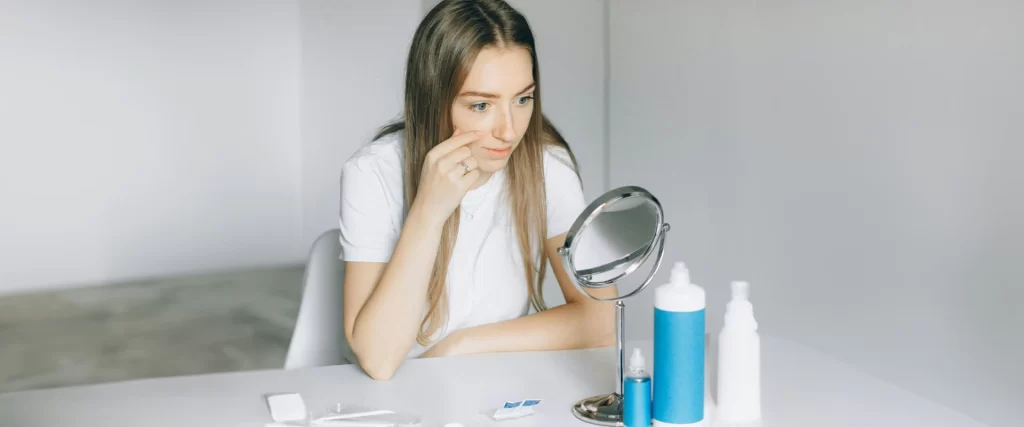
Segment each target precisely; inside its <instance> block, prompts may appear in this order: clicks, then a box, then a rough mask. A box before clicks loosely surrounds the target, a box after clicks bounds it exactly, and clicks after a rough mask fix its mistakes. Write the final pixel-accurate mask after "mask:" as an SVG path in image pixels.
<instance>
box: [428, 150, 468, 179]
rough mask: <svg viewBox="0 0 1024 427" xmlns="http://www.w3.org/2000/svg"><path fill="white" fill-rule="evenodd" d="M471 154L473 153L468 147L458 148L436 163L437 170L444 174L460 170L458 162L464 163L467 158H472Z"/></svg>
mask: <svg viewBox="0 0 1024 427" xmlns="http://www.w3.org/2000/svg"><path fill="white" fill-rule="evenodd" d="M472 154H473V152H472V151H471V150H470V149H469V147H459V148H458V149H456V150H455V151H452V152H451V153H448V154H447V155H445V156H444V157H442V158H441V159H440V160H438V161H437V170H438V171H439V172H441V173H444V174H446V173H449V172H451V171H452V170H453V169H456V168H460V169H461V168H462V166H460V165H459V162H461V161H464V160H466V159H468V158H472V157H473V156H472Z"/></svg>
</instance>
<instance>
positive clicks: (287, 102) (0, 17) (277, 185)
mask: <svg viewBox="0 0 1024 427" xmlns="http://www.w3.org/2000/svg"><path fill="white" fill-rule="evenodd" d="M513 4H514V5H515V6H517V7H519V8H520V9H521V10H522V11H523V12H524V13H525V14H526V16H527V17H528V19H530V21H531V24H532V25H533V27H534V31H535V32H536V35H537V38H538V43H539V54H540V56H541V61H542V79H543V82H544V84H545V99H544V101H545V108H546V111H547V114H548V115H549V116H550V117H551V118H552V119H553V120H554V121H555V123H556V125H558V126H559V127H560V129H561V130H562V131H563V133H564V134H565V136H566V137H567V138H568V139H569V140H570V143H571V144H572V147H573V149H574V151H575V153H576V155H577V157H578V160H579V162H580V164H581V168H582V174H583V180H584V185H585V187H586V191H587V193H588V196H591V197H596V195H598V194H600V192H601V191H603V190H604V188H603V185H604V180H605V178H606V176H605V173H604V162H605V158H606V157H605V147H606V146H605V132H604V128H603V126H604V125H603V121H602V118H603V113H604V105H605V104H604V78H605V73H604V69H603V65H604V62H605V61H604V56H603V55H604V46H605V45H604V43H603V34H604V32H603V2H600V1H595V0H573V1H565V2H558V3H550V2H544V1H539V0H518V1H514V2H513ZM430 6H433V3H432V2H430V1H420V0H388V1H375V2H338V1H328V0H303V1H289V2H272V1H263V2H251V1H240V0H218V1H215V2H204V3H202V4H196V3H189V4H183V3H180V2H177V3H176V2H165V1H159V0H145V1H142V2H134V3H131V2H118V1H112V0H107V1H98V2H91V3H90V4H89V6H88V7H84V6H81V5H80V4H78V3H77V2H70V1H47V2H30V1H8V2H4V3H3V4H2V5H0V8H2V9H0V28H3V32H2V33H0V35H2V36H0V51H3V52H5V53H10V54H5V55H2V56H0V93H3V94H4V96H3V97H0V117H4V125H3V126H0V143H2V144H3V149H4V155H3V156H0V167H2V168H0V176H2V178H3V179H2V181H0V200H2V203H3V209H0V259H2V260H3V262H2V263H0V293H5V292H13V291H25V290H38V289H41V288H46V287H64V286H77V285H93V284H102V283H112V282H119V281H123V280H132V279H136V278H142V277H160V276H169V275H178V274H190V273H193V272H196V271H202V270H221V269H231V268H237V267H248V266H260V265H275V264H290V263H300V262H302V261H303V260H304V259H305V255H306V251H307V250H308V245H309V244H310V243H311V242H312V241H313V239H315V237H316V236H317V235H318V234H319V233H320V232H322V231H324V230H327V229H330V228H334V227H337V206H338V198H339V193H338V171H339V170H340V167H341V164H342V163H343V162H344V160H345V159H347V158H348V157H349V156H350V155H351V154H352V153H353V152H354V151H355V150H356V149H358V147H360V146H361V145H362V144H365V143H367V142H368V141H369V138H370V137H371V135H372V133H373V132H374V131H375V130H376V129H377V127H379V126H380V125H382V124H383V123H385V122H387V121H389V120H391V119H393V118H396V117H398V116H399V115H400V114H401V108H402V105H401V102H402V88H403V84H404V82H403V78H404V71H405V70H404V66H405V58H406V55H407V52H408V46H409V43H410V42H411V39H412V35H413V32H414V30H415V28H416V25H417V24H418V23H419V20H420V18H421V17H422V15H423V14H424V13H425V12H426V10H427V8H428V7H430ZM566 22H571V25H566V24H565V23H566ZM58 265H59V268H55V266H58ZM548 282H549V283H548V285H549V289H548V290H547V295H549V296H552V295H554V296H555V298H554V301H553V302H554V303H558V302H559V301H560V296H559V295H557V294H558V292H557V285H555V284H554V279H553V278H550V279H549V280H548Z"/></svg>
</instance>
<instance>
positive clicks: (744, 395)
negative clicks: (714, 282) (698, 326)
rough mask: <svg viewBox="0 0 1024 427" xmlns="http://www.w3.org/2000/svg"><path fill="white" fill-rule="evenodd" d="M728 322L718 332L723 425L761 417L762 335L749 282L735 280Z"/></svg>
mask: <svg viewBox="0 0 1024 427" xmlns="http://www.w3.org/2000/svg"><path fill="white" fill-rule="evenodd" d="M731 290H732V300H731V301H729V303H728V304H727V305H726V309H725V325H724V326H723V327H722V331H721V333H720V334H719V336H718V413H717V421H718V422H719V423H722V424H723V425H758V424H759V422H760V421H761V338H760V336H759V335H758V333H757V320H755V319H754V307H753V305H751V304H750V301H749V300H748V297H749V295H750V286H749V284H748V283H747V282H739V281H737V282H732V283H731Z"/></svg>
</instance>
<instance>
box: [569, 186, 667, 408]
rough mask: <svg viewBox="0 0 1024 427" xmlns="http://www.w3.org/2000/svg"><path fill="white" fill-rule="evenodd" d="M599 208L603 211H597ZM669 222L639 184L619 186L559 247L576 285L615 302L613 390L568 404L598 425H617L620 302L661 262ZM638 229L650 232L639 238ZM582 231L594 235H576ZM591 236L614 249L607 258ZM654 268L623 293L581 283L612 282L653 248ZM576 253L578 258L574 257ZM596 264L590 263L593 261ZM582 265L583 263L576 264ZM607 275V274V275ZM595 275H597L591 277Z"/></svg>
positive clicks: (622, 333) (594, 205)
mask: <svg viewBox="0 0 1024 427" xmlns="http://www.w3.org/2000/svg"><path fill="white" fill-rule="evenodd" d="M602 214H605V216H603V217H602ZM670 228H671V227H670V226H669V224H668V223H666V222H665V221H664V212H663V211H662V208H661V204H660V203H659V202H658V201H657V199H656V198H654V196H653V195H651V194H650V193H649V192H647V191H646V190H644V189H643V188H640V187H632V186H631V187H622V188H617V189H614V190H611V191H609V192H607V193H605V194H604V195H602V196H601V197H600V198H598V199H597V200H596V201H594V202H593V203H592V204H591V205H590V206H589V207H588V208H587V209H586V210H585V211H584V212H583V213H582V214H581V215H580V216H579V217H578V218H577V220H576V222H575V224H574V225H573V227H572V228H571V229H570V231H569V233H568V234H567V237H566V243H565V245H564V246H563V247H561V248H559V250H558V254H559V255H560V256H561V257H562V260H563V263H564V264H565V267H566V270H567V272H568V273H569V275H570V277H571V278H572V282H573V284H575V285H576V287H577V289H579V290H580V291H581V292H583V293H584V294H586V295H587V296H589V297H590V298H593V299H596V300H599V301H614V302H615V350H616V352H617V353H618V354H617V356H616V359H617V361H616V369H615V392H613V393H607V394H601V395H596V396H591V397H587V398H585V399H582V400H580V401H578V402H576V404H574V405H573V408H572V412H573V415H575V417H576V418H577V419H579V420H581V421H584V422H587V423H590V424H596V425H602V426H616V427H618V426H623V425H624V424H623V380H624V379H625V378H624V366H625V357H626V353H625V333H626V332H625V324H624V323H625V307H626V306H625V304H624V303H623V300H624V299H626V298H630V297H632V296H634V295H636V294H638V293H640V292H641V291H643V290H644V288H646V287H647V285H648V284H650V282H651V279H653V278H654V275H655V273H657V271H658V268H659V267H660V266H661V261H662V258H663V257H664V254H665V236H666V234H667V232H668V231H669V229H670ZM643 230H647V231H648V232H650V233H651V234H650V237H649V238H648V239H646V240H644V241H642V242H639V241H638V240H637V239H638V237H640V238H642V237H643ZM584 231H590V232H591V234H590V236H595V234H594V233H596V235H600V238H597V239H594V240H584V241H581V237H583V236H584V234H585V233H584ZM595 241H597V242H601V244H603V245H606V246H609V247H610V248H611V249H612V251H611V252H614V253H615V254H614V255H613V256H612V258H613V259H612V260H611V261H610V262H609V260H608V259H607V258H608V254H607V252H605V251H603V250H597V249H594V247H595V246H600V245H595V243H594V242H595ZM655 247H657V256H656V257H655V259H654V268H653V269H651V271H650V273H648V275H647V278H646V279H645V280H644V281H643V283H641V284H640V285H639V286H638V287H636V288H635V289H633V290H632V291H630V292H627V293H626V294H625V295H618V296H615V297H604V298H602V297H597V296H594V295H592V294H591V293H590V292H587V291H586V289H602V288H606V287H612V286H614V287H616V289H617V287H618V279H621V278H623V277H625V276H628V275H630V274H632V273H634V272H635V271H636V270H637V269H638V268H639V267H640V266H641V265H642V264H643V263H644V262H645V261H646V260H647V258H648V257H649V256H650V255H651V254H652V253H653V252H654V249H655ZM577 258H580V259H577ZM595 265H596V266H595ZM578 267H584V268H582V269H581V268H578ZM609 275H611V276H612V277H608V276H609ZM595 277H601V279H598V280H595Z"/></svg>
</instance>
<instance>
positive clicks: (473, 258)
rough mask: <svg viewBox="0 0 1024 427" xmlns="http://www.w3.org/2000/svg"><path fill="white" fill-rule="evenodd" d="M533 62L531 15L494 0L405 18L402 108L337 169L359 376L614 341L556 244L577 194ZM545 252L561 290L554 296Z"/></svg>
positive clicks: (599, 308) (608, 318) (349, 331)
mask: <svg viewBox="0 0 1024 427" xmlns="http://www.w3.org/2000/svg"><path fill="white" fill-rule="evenodd" d="M539 77H540V72H539V65H538V64H537V50H536V45H535V43H534V39H533V34H532V32H531V30H530V27H529V25H528V24H527V21H526V19H525V18H524V17H523V16H522V15H521V14H519V13H518V12H517V11H516V10H514V9H513V8H512V7H510V6H509V5H508V4H506V3H505V2H503V1H501V0H445V1H442V2H441V3H440V4H438V5H437V6H436V7H434V8H433V9H432V10H431V11H430V13H428V14H427V16H426V17H425V18H424V19H423V22H422V23H421V24H420V26H419V28H418V29H417V30H416V33H415V36H414V39H413V42H412V47H411V49H410V52H409V58H408V63H407V68H406V81H405V109H404V117H403V120H401V121H399V122H396V123H393V124H390V125H388V126H386V127H384V128H383V129H382V130H381V132H380V133H379V134H378V135H377V136H376V137H375V138H374V141H373V142H372V143H370V144H369V145H367V146H365V147H363V148H361V149H360V150H359V151H358V152H357V153H355V154H354V155H353V156H352V157H351V158H350V159H349V160H348V161H346V163H345V165H344V167H343V169H342V180H341V210H340V224H341V244H342V259H343V260H344V261H345V283H344V322H345V324H344V327H345V336H346V338H347V339H348V342H349V345H350V346H351V347H352V351H353V353H354V354H355V356H356V358H357V359H358V360H357V361H356V362H358V364H359V365H360V366H361V367H362V368H363V369H364V370H365V371H366V372H367V373H368V374H369V375H370V376H371V377H373V378H375V379H389V378H391V376H392V375H394V373H395V371H396V370H397V369H398V367H399V366H400V365H401V363H402V362H403V361H404V360H405V359H407V358H409V357H438V356H448V355H456V354H468V353H481V352H507V351H528V350H557V349H572V348H587V347H596V346H605V345H611V344H612V343H614V340H615V336H614V311H613V310H614V307H613V305H612V304H607V303H602V302H598V301H595V300H593V299H590V298H588V297H587V296H586V295H583V294H581V293H580V292H579V291H578V290H577V289H576V288H575V287H574V286H573V284H572V282H570V279H569V277H568V276H567V275H566V272H565V270H564V269H563V267H562V263H561V259H560V257H558V255H557V252H556V250H557V248H559V247H560V246H562V245H563V243H564V240H565V233H566V232H567V231H568V229H569V227H570V226H571V225H572V223H573V222H574V221H575V220H576V217H577V215H579V213H580V212H582V210H583V209H584V208H585V205H586V204H585V201H584V198H583V191H582V187H581V184H580V180H579V176H578V174H577V172H576V167H575V164H576V161H575V158H574V156H573V155H572V152H571V151H570V150H569V146H568V144H567V143H566V142H565V140H564V139H563V138H562V136H561V135H560V134H559V133H558V131H557V130H556V129H555V127H554V126H553V125H552V124H551V123H550V122H549V121H548V120H547V119H546V118H545V117H544V115H543V114H542V112H541V96H540V94H541V84H540V79H539ZM549 260H551V261H554V262H551V263H550V264H551V266H552V270H553V272H554V275H555V277H556V278H557V280H558V285H559V287H560V288H561V290H562V293H563V294H564V295H565V300H566V304H564V305H561V306H558V307H554V308H550V309H548V308H547V307H546V306H545V304H544V299H543V295H542V292H541V285H542V283H541V282H542V281H543V278H544V276H545V273H546V267H547V264H548V262H549ZM606 292H610V293H614V292H615V290H614V289H607V290H606ZM531 306H532V307H533V308H534V309H535V310H536V313H533V314H528V313H529V308H530V307H531Z"/></svg>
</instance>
